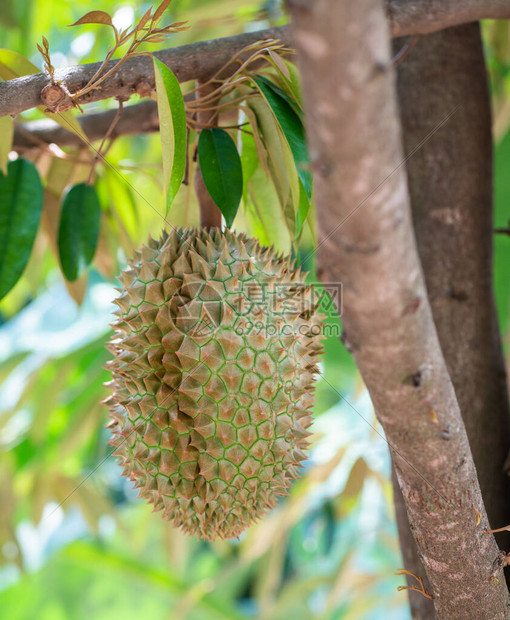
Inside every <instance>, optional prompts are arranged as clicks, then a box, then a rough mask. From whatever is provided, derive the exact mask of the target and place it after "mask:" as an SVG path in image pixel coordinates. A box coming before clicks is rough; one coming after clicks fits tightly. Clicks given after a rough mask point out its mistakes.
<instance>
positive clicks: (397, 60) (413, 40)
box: [392, 34, 420, 67]
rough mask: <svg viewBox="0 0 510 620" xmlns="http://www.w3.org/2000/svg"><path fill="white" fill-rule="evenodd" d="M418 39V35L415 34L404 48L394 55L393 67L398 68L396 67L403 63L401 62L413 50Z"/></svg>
mask: <svg viewBox="0 0 510 620" xmlns="http://www.w3.org/2000/svg"><path fill="white" fill-rule="evenodd" d="M419 38H420V35H419V34H415V35H414V36H412V37H411V38H410V39H409V41H408V42H407V43H406V44H405V45H404V47H403V48H402V49H401V50H400V51H399V52H398V54H396V55H395V56H394V57H393V59H392V63H393V66H394V67H398V65H399V64H400V63H401V62H403V60H404V59H405V57H406V56H407V55H408V54H409V52H410V51H411V50H412V49H413V47H414V46H415V45H416V43H417V42H418V39H419Z"/></svg>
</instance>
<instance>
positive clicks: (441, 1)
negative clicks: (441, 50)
mask: <svg viewBox="0 0 510 620" xmlns="http://www.w3.org/2000/svg"><path fill="white" fill-rule="evenodd" d="M387 13H388V18H389V21H390V28H391V34H392V36H393V37H401V36H405V35H409V34H428V33H430V32H437V31H438V30H443V29H444V28H449V27H450V26H458V25H460V24H468V23H470V22H476V21H479V20H481V19H509V18H510V2H508V0H438V1H436V2H431V0H391V1H390V2H388V11H387Z"/></svg>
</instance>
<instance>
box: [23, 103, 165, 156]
mask: <svg viewBox="0 0 510 620" xmlns="http://www.w3.org/2000/svg"><path fill="white" fill-rule="evenodd" d="M116 113H117V110H116V109H113V110H106V111H102V112H92V113H90V114H84V115H83V116H78V117H77V120H78V122H79V123H80V125H81V127H82V129H83V131H84V132H85V133H86V135H87V137H88V139H89V140H90V141H91V142H94V141H95V140H101V139H102V138H103V137H104V135H105V134H106V132H107V131H108V128H109V127H110V125H111V123H112V120H113V118H114V117H115V114H116ZM158 130H159V120H158V106H157V105H156V102H155V101H152V100H149V101H142V102H141V103H136V104H134V105H130V106H125V107H124V110H123V112H122V116H121V117H120V120H119V122H118V123H117V125H116V126H115V129H114V131H113V132H112V134H111V135H112V137H117V136H123V135H134V134H139V133H149V132H151V131H158ZM52 142H53V143H55V144H58V145H59V146H70V145H79V144H83V142H82V140H81V139H80V137H79V136H78V135H76V134H75V133H72V132H70V131H67V130H66V129H65V128H64V127H62V126H61V125H59V124H58V123H56V122H55V121H53V120H51V119H50V118H44V119H41V120H37V121H30V122H28V123H23V124H20V125H18V126H17V127H16V128H15V130H14V138H13V144H12V148H13V149H14V150H15V151H17V150H23V149H27V148H31V147H38V146H41V145H43V144H51V143H52Z"/></svg>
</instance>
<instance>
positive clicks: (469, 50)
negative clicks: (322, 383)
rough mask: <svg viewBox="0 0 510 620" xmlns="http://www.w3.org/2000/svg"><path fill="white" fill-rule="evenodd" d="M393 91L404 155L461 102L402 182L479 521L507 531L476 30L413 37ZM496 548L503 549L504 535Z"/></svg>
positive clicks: (508, 481) (501, 371)
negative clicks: (481, 510)
mask: <svg viewBox="0 0 510 620" xmlns="http://www.w3.org/2000/svg"><path fill="white" fill-rule="evenodd" d="M398 92H399V100H400V104H401V116H402V123H403V129H404V146H405V151H406V152H407V153H409V152H410V151H411V150H412V148H413V147H414V145H415V144H416V143H418V142H419V141H420V139H421V138H422V136H424V135H426V134H427V133H429V132H430V131H431V130H433V128H434V127H435V126H437V124H438V123H439V122H440V121H441V118H443V117H444V116H445V115H446V114H447V113H448V111H449V110H451V109H452V108H454V107H455V106H456V105H458V104H459V103H462V108H461V109H459V111H458V113H457V114H456V115H455V116H454V117H453V118H452V119H451V121H450V122H449V123H448V124H447V125H445V126H444V128H442V129H441V131H440V132H438V133H437V134H436V135H435V136H433V137H432V138H431V139H430V141H429V142H428V143H427V145H426V146H425V147H424V148H423V149H421V150H420V151H418V152H417V153H416V155H414V156H413V157H412V158H411V159H410V160H409V163H408V174H409V185H410V194H411V204H412V210H413V219H414V224H415V230H416V236H417V241H418V249H419V252H420V257H421V261H422V264H423V268H424V272H425V280H426V283H427V290H428V294H429V298H430V302H431V305H432V312H433V315H434V321H435V324H436V327H437V330H438V334H439V340H440V342H441V348H442V350H443V354H444V356H445V360H446V364H447V366H448V370H449V373H450V376H451V378H452V382H453V385H454V388H455V392H456V394H457V399H458V401H459V405H460V409H461V412H462V417H463V419H464V424H465V426H466V431H467V435H468V438H469V443H470V446H471V451H472V453H473V458H474V461H475V465H476V469H477V472H478V479H479V481H480V488H481V490H482V496H483V499H484V502H485V506H486V508H487V513H488V515H489V520H490V522H491V524H492V526H493V527H500V524H501V525H506V524H508V523H510V478H509V477H508V476H507V474H506V473H505V472H504V471H503V465H504V462H505V459H506V456H507V454H508V451H509V449H510V412H509V409H508V393H507V387H506V374H505V364H504V359H503V352H502V345H501V338H500V333H499V327H498V322H497V318H496V308H495V303H494V292H493V288H492V283H493V273H492V253H493V247H492V246H493V243H492V241H493V233H492V229H493V217H492V212H493V209H492V135H491V126H492V121H491V109H490V96H489V91H488V86H487V75H486V71H485V62H484V55H483V47H482V41H481V36H480V27H479V25H478V24H467V25H464V26H458V27H456V28H450V29H447V30H444V31H443V32H439V33H435V34H433V35H428V36H426V37H424V38H421V39H420V41H419V42H418V44H417V46H416V48H415V50H414V52H413V54H412V56H410V57H409V58H408V60H407V61H406V62H405V63H404V64H403V65H402V66H401V67H400V68H399V71H398ZM498 540H499V541H500V543H501V545H500V546H501V547H502V548H508V546H509V544H510V537H509V536H508V534H507V535H506V536H504V538H501V539H500V538H498Z"/></svg>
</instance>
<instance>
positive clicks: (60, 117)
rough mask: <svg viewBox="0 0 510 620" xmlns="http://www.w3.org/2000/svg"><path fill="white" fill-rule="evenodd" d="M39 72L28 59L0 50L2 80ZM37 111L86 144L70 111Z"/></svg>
mask: <svg viewBox="0 0 510 620" xmlns="http://www.w3.org/2000/svg"><path fill="white" fill-rule="evenodd" d="M40 72H41V70H40V69H39V67H37V66H36V65H34V64H33V63H32V62H30V60H28V58H25V57H24V56H22V55H21V54H18V53H17V52H13V51H12V50H7V49H0V78H2V80H13V79H14V78H17V77H21V76H23V75H33V74H34V73H40ZM37 109H38V110H40V111H41V112H43V114H45V116H47V117H48V118H51V120H53V121H55V122H56V123H58V124H59V125H61V126H62V127H63V128H64V129H67V131H71V132H72V133H75V134H76V135H77V136H79V137H80V138H81V139H82V140H83V141H84V142H86V143H87V144H88V138H87V136H86V135H85V132H84V131H83V129H82V128H81V125H80V123H79V122H78V120H77V119H76V117H75V116H74V114H73V112H72V111H71V110H66V111H65V112H58V113H57V114H54V113H53V112H46V111H45V110H46V108H45V106H43V105H40V106H37Z"/></svg>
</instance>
